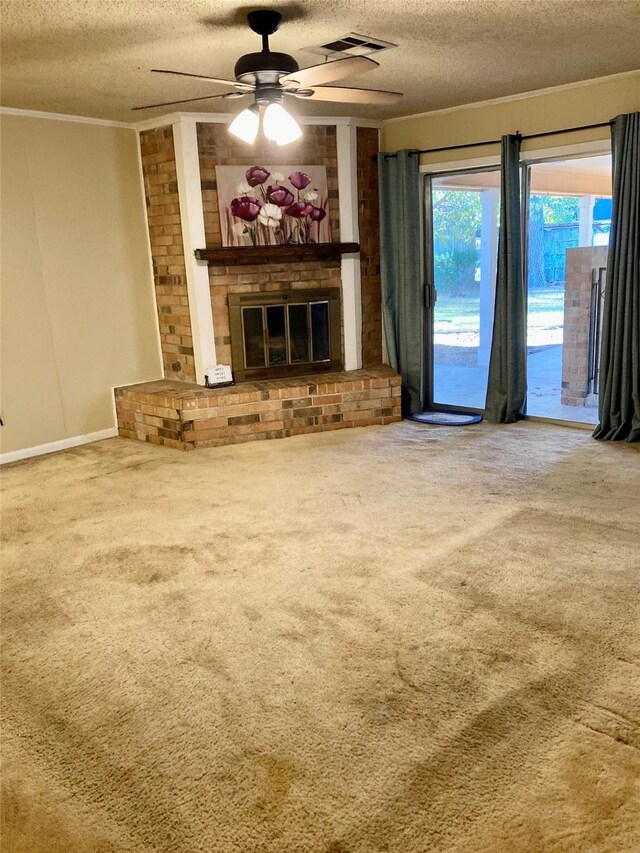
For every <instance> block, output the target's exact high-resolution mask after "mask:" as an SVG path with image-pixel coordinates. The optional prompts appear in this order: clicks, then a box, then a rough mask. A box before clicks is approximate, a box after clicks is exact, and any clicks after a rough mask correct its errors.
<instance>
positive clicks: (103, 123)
mask: <svg viewBox="0 0 640 853" xmlns="http://www.w3.org/2000/svg"><path fill="white" fill-rule="evenodd" d="M0 115H14V116H22V117H23V118H39V119H45V120H48V121H70V122H75V123H76V124H95V125H98V126H99V127H124V128H128V129H129V130H137V131H138V132H139V131H141V130H153V129H154V128H156V127H166V125H168V124H176V123H177V122H182V121H186V120H190V121H197V122H201V123H202V124H205V123H210V124H231V122H232V121H233V119H234V117H235V115H234V113H189V112H173V113H166V114H165V115H161V116H156V117H154V118H148V119H144V120H143V121H132V122H127V121H115V120H112V119H106V118H92V117H91V116H74V115H68V114H66V113H50V112H45V111H40V110H23V109H19V108H18V107H0ZM296 121H297V122H298V123H299V124H301V125H303V126H304V125H319V124H320V125H327V124H329V125H336V126H340V125H351V126H352V127H377V128H381V127H382V120H379V119H369V118H358V117H357V116H296Z"/></svg>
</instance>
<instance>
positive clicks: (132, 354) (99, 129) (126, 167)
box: [0, 114, 162, 459]
mask: <svg viewBox="0 0 640 853" xmlns="http://www.w3.org/2000/svg"><path fill="white" fill-rule="evenodd" d="M0 132H1V143H2V148H1V157H2V159H1V163H2V166H1V168H2V187H1V202H2V207H1V211H2V214H1V215H2V220H1V221H2V244H1V245H2V339H1V345H0V346H1V350H0V352H1V356H2V365H1V377H2V388H1V398H0V400H1V407H2V408H1V413H2V418H3V420H4V424H5V425H4V426H3V427H2V428H1V430H0V442H1V444H0V446H1V449H2V453H3V454H9V456H5V459H6V458H13V456H15V451H21V450H24V449H25V448H32V447H34V446H39V445H46V444H49V443H54V442H65V441H67V440H69V439H75V438H76V437H78V436H86V435H91V434H94V433H100V432H102V431H104V430H108V429H113V428H114V427H115V420H114V413H113V403H112V390H111V389H112V387H113V386H114V385H120V384H130V383H134V382H142V381H145V380H149V379H154V378H160V377H161V375H162V372H161V360H160V353H159V345H158V334H157V326H156V319H155V313H156V312H155V303H154V295H153V283H152V276H151V270H150V266H149V254H148V237H147V232H146V225H145V216H144V204H143V195H142V187H141V181H140V175H139V168H138V153H137V139H136V133H135V131H133V130H131V129H128V128H121V127H111V126H104V125H95V124H86V123H76V122H69V121H59V120H49V119H44V118H34V117H31V116H24V115H11V114H4V115H2V119H1V122H0Z"/></svg>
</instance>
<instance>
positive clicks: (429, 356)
mask: <svg viewBox="0 0 640 853" xmlns="http://www.w3.org/2000/svg"><path fill="white" fill-rule="evenodd" d="M499 170H500V161H498V162H497V163H491V164H488V163H485V164H484V165H479V166H462V167H461V168H459V169H455V168H449V169H434V170H429V171H426V172H424V173H423V184H422V187H423V195H424V206H423V208H424V211H423V212H424V217H423V218H424V229H423V232H424V233H423V240H422V245H423V248H424V262H423V269H424V288H423V301H422V311H423V323H422V326H423V329H424V334H423V356H422V365H423V370H422V399H423V407H424V408H429V409H433V410H434V411H438V412H449V411H451V410H455V411H457V412H470V413H475V414H482V413H483V411H484V408H482V409H480V408H473V407H470V406H457V405H455V403H436V402H434V399H433V369H434V363H433V338H434V331H433V325H434V318H435V308H436V302H437V300H438V294H437V292H436V286H435V278H434V257H433V209H432V194H431V192H432V181H433V180H434V179H435V178H447V177H450V176H453V175H464V174H467V175H471V174H473V175H477V174H479V173H480V172H496V171H499Z"/></svg>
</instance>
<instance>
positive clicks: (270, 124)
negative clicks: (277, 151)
mask: <svg viewBox="0 0 640 853" xmlns="http://www.w3.org/2000/svg"><path fill="white" fill-rule="evenodd" d="M262 128H263V130H264V135H265V136H266V137H267V139H270V140H271V141H272V142H277V143H278V145H288V144H289V143H290V142H295V140H296V139H300V137H301V136H302V130H301V129H300V125H299V124H298V122H297V121H296V120H295V119H294V117H293V116H292V115H291V114H290V113H288V112H287V111H286V110H285V108H284V107H283V106H282V104H280V103H277V102H275V103H271V104H269V106H268V107H267V108H266V110H265V111H264V117H263V119H262Z"/></svg>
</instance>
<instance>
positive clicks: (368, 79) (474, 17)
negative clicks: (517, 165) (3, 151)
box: [0, 0, 640, 121]
mask: <svg viewBox="0 0 640 853" xmlns="http://www.w3.org/2000/svg"><path fill="white" fill-rule="evenodd" d="M254 8H276V9H279V10H280V11H282V12H283V14H284V17H285V24H284V25H283V28H282V29H281V30H280V32H279V33H277V34H276V35H275V36H274V37H273V39H272V48H273V49H274V50H279V51H284V52H286V53H291V54H293V55H294V56H295V57H296V59H297V60H298V62H299V63H300V65H301V66H302V67H304V66H307V65H314V64H316V63H317V62H318V61H320V57H317V56H314V55H313V54H311V53H307V52H305V51H303V50H301V48H303V47H305V46H309V45H313V44H320V43H322V42H323V41H327V40H329V39H332V38H336V37H338V36H341V35H344V34H345V33H347V32H349V31H355V32H357V33H362V34H365V35H369V36H374V37H376V36H377V37H378V38H381V39H384V40H386V41H391V42H395V43H396V44H397V45H398V47H397V48H395V49H392V50H390V51H388V52H385V53H383V54H382V55H381V56H380V57H379V61H380V64H381V67H380V68H378V69H376V70H374V71H372V72H369V73H367V74H365V75H363V76H361V77H358V78H354V79H353V85H356V86H363V87H371V88H380V89H391V90H395V91H401V92H404V93H405V97H404V98H403V100H402V101H401V102H400V104H398V105H395V106H393V107H385V108H380V107H374V108H372V107H355V106H354V107H346V106H341V107H337V106H336V107H334V106H333V105H332V104H329V103H324V104H322V103H319V104H311V103H308V102H302V101H300V100H296V101H295V102H292V105H293V103H294V104H295V106H294V111H296V112H298V113H301V114H302V113H310V114H314V113H315V114H319V115H328V114H329V115H358V116H368V117H371V118H388V117H390V116H398V115H409V114H412V113H418V112H424V111H427V110H433V109H439V108H442V107H449V106H455V105H457V104H465V103H470V102H473V101H480V100H485V99H488V98H495V97H501V96H505V95H512V94H517V93H520V92H526V91H531V90H534V89H540V88H545V87H547V86H556V85H559V84H563V83H572V82H575V81H579V80H587V79H590V78H593V77H601V76H605V75H608V74H614V73H618V72H623V71H631V70H634V69H637V68H638V67H640V0H412V2H407V0H322V2H320V0H306V2H302V0H301V2H299V3H285V4H282V3H278V2H273V3H272V4H268V3H267V4H258V5H257V6H243V7H239V6H238V5H237V4H236V3H234V2H230V0H3V2H2V4H1V16H2V31H1V38H2V54H1V59H2V87H1V90H0V94H1V102H2V104H3V106H10V107H20V108H23V109H32V110H45V111H50V112H58V113H70V114H75V115H84V116H93V117H98V118H106V119H117V120H121V121H137V120H141V119H143V118H146V117H152V116H153V115H155V114H159V113H162V112H167V109H166V108H165V109H163V110H149V111H145V112H136V113H132V112H131V107H133V106H135V105H139V104H145V103H153V102H156V101H169V100H175V99H178V98H181V97H185V98H189V97H197V96H199V95H207V94H209V93H212V94H213V93H220V92H222V91H224V89H223V88H221V87H219V86H216V85H215V84H208V83H207V82H206V81H202V80H189V79H185V78H178V77H176V78H171V77H167V76H165V75H160V74H150V73H149V69H150V68H153V67H161V68H173V69H177V70H183V71H190V72H195V73H200V74H211V75H215V76H222V77H225V78H226V77H229V76H231V77H232V76H233V66H234V63H235V61H236V59H237V58H238V56H239V55H240V54H242V53H248V52H251V51H255V50H259V48H260V42H259V38H258V36H256V35H255V34H254V33H252V32H251V31H250V30H249V29H248V27H247V26H246V22H245V15H246V12H247V11H249V10H250V9H254ZM338 85H343V84H341V83H340V84H338ZM242 103H244V102H242V101H227V102H225V101H219V100H218V101H211V102H207V101H203V102H200V103H197V104H195V105H194V106H193V107H191V109H193V110H197V111H198V112H204V111H207V110H210V111H212V112H222V111H228V112H237V111H238V109H239V105H240V104H242ZM173 109H185V110H186V109H189V107H186V106H185V107H180V106H177V107H175V108H173Z"/></svg>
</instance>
